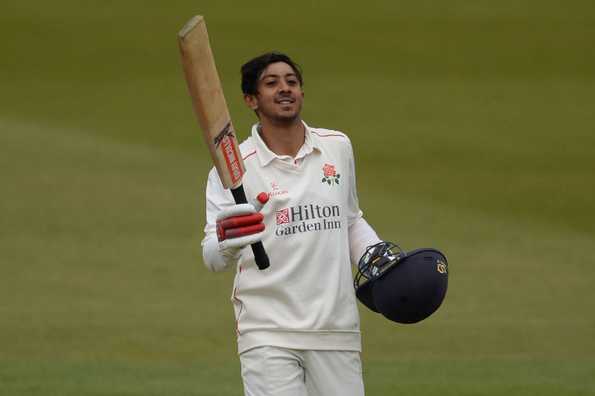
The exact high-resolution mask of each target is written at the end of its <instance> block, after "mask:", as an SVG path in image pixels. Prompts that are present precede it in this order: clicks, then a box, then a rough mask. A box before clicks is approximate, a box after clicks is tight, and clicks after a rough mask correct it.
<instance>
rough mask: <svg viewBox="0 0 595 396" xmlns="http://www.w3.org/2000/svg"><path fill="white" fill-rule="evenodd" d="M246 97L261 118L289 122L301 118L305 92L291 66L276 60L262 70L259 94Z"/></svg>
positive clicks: (249, 104)
mask: <svg viewBox="0 0 595 396" xmlns="http://www.w3.org/2000/svg"><path fill="white" fill-rule="evenodd" d="M245 99H246V103H247V104H248V106H249V107H250V108H251V109H253V110H255V111H256V112H257V113H258V116H259V117H260V118H261V119H263V118H265V119H269V120H270V121H272V122H276V123H279V122H281V123H288V122H292V121H295V120H296V119H298V118H299V116H300V111H301V110H302V104H303V102H304V92H303V91H302V86H301V84H300V81H299V80H298V77H297V75H296V74H295V72H294V71H293V69H292V68H291V66H289V65H288V64H287V63H285V62H276V63H271V64H270V65H268V67H267V68H266V69H265V70H264V71H263V72H262V75H261V76H260V79H259V80H258V85H257V94H256V95H247V96H246V97H245Z"/></svg>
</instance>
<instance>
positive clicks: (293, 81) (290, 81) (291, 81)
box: [287, 79, 298, 85]
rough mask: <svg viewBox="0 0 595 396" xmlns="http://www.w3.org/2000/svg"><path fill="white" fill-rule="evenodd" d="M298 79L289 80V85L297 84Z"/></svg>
mask: <svg viewBox="0 0 595 396" xmlns="http://www.w3.org/2000/svg"><path fill="white" fill-rule="evenodd" d="M297 83H298V81H297V80H294V79H290V80H287V84H289V85H297Z"/></svg>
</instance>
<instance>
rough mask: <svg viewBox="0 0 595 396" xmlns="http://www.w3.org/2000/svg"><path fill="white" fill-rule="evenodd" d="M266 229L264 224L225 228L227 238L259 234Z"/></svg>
mask: <svg viewBox="0 0 595 396" xmlns="http://www.w3.org/2000/svg"><path fill="white" fill-rule="evenodd" d="M263 231H264V224H262V223H259V224H253V225H249V226H246V227H238V228H229V229H226V230H225V239H231V238H240V237H243V236H246V235H252V234H257V233H259V232H263Z"/></svg>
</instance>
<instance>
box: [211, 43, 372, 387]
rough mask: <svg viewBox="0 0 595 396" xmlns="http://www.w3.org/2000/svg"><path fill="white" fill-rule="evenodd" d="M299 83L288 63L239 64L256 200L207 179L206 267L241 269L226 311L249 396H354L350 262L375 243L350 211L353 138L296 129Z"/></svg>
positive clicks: (355, 342)
mask: <svg viewBox="0 0 595 396" xmlns="http://www.w3.org/2000/svg"><path fill="white" fill-rule="evenodd" d="M302 86H303V79H302V74H301V71H300V69H299V67H298V66H297V65H296V64H295V63H294V62H293V61H292V60H291V59H290V58H289V57H288V56H286V55H284V54H281V53H267V54H264V55H261V56H259V57H256V58H254V59H252V60H251V61H249V62H248V63H246V64H245V65H244V66H242V91H243V93H244V99H245V102H246V104H247V105H248V107H249V108H250V109H252V110H253V111H254V112H255V113H256V115H257V117H258V123H257V124H255V125H254V126H253V127H252V134H251V136H250V137H249V138H248V139H246V141H244V142H243V143H242V144H241V145H240V150H241V152H242V156H243V158H244V162H245V165H246V174H245V176H244V180H243V184H244V189H245V190H246V195H247V196H248V198H249V200H250V198H252V203H251V204H244V205H236V204H235V203H234V201H233V198H232V195H231V193H230V192H229V191H228V190H224V189H223V187H222V185H221V181H220V180H219V177H218V175H217V173H216V171H215V170H214V169H213V170H211V172H210V173H209V177H208V183H207V191H206V197H207V224H206V227H205V234H206V236H205V238H204V240H203V242H202V246H203V256H204V262H205V265H206V266H207V267H208V268H209V269H210V270H212V271H222V270H225V269H227V268H230V267H235V268H236V271H237V273H236V277H235V281H234V287H233V293H232V302H233V306H234V310H235V316H236V322H237V340H238V352H239V354H240V361H241V367H242V378H243V382H244V391H245V394H246V395H249V396H263V395H276V396H294V395H295V396H306V395H308V396H323V395H324V396H332V395H341V396H361V395H363V394H364V386H363V381H362V369H361V362H360V351H361V340H360V331H359V315H358V311H357V305H356V297H355V293H354V289H353V280H352V272H351V263H354V264H355V263H357V261H358V260H359V258H360V257H361V255H362V254H363V253H364V250H365V248H366V247H367V246H369V245H373V244H375V243H377V242H379V241H380V239H379V238H378V236H377V235H376V233H375V232H374V231H373V230H372V228H371V227H370V226H369V225H368V223H367V222H366V221H365V220H364V219H363V217H362V212H361V210H360V209H359V206H358V198H357V192H356V185H355V168H354V160H353V152H352V148H351V142H350V140H349V138H348V137H347V136H346V135H345V134H343V133H341V132H338V131H333V130H328V129H321V128H312V127H310V126H308V125H307V124H306V123H305V122H303V121H302V119H301V117H300V113H301V109H302V104H303V101H304V91H303V90H302ZM263 192H264V193H265V194H263ZM256 197H258V199H256ZM258 209H260V210H258ZM259 240H261V241H262V242H263V244H264V246H265V249H266V250H267V253H268V255H269V258H270V262H271V265H270V267H269V268H268V269H266V270H263V271H260V270H259V269H258V268H257V266H256V264H255V262H254V256H253V254H252V251H251V249H250V247H249V244H251V243H254V242H255V241H259Z"/></svg>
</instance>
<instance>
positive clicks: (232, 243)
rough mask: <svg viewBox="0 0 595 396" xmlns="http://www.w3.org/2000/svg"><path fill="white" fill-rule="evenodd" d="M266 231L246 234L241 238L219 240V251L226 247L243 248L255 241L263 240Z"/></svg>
mask: <svg viewBox="0 0 595 396" xmlns="http://www.w3.org/2000/svg"><path fill="white" fill-rule="evenodd" d="M263 235H264V232H259V233H258V234H252V235H246V236H243V237H239V238H231V239H226V240H224V241H221V242H219V251H222V250H226V249H241V248H243V247H245V246H248V245H252V244H253V243H256V242H260V241H262V237H263Z"/></svg>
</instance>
